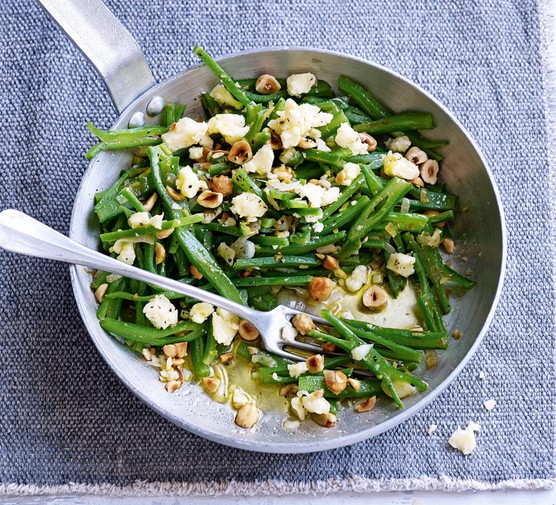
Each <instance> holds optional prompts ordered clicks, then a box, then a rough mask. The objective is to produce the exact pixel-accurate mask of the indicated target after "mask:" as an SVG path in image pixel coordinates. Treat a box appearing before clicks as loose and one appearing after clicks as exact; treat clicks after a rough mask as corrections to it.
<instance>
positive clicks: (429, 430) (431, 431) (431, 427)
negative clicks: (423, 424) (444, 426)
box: [427, 424, 438, 435]
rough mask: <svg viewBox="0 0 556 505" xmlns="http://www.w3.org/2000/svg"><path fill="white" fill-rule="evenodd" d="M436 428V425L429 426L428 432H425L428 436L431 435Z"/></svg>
mask: <svg viewBox="0 0 556 505" xmlns="http://www.w3.org/2000/svg"><path fill="white" fill-rule="evenodd" d="M437 428H438V426H437V425H436V424H431V425H430V426H429V428H428V430H427V433H428V434H429V435H432V434H433V433H434V432H435V431H436V429H437Z"/></svg>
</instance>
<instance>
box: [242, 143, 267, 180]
mask: <svg viewBox="0 0 556 505" xmlns="http://www.w3.org/2000/svg"><path fill="white" fill-rule="evenodd" d="M272 163H274V151H273V150H272V147H271V146H270V144H265V145H264V146H263V147H261V148H260V149H259V150H258V151H257V152H256V153H255V155H254V156H253V158H252V159H251V161H248V162H247V163H245V164H244V165H243V168H244V169H245V170H246V171H247V172H256V173H257V174H259V175H268V174H269V173H270V171H271V170H272Z"/></svg>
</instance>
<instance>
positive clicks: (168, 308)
mask: <svg viewBox="0 0 556 505" xmlns="http://www.w3.org/2000/svg"><path fill="white" fill-rule="evenodd" d="M143 314H145V316H146V317H147V319H148V320H149V321H150V322H151V324H152V325H153V326H154V327H155V328H158V329H159V330H164V329H166V328H168V327H169V326H171V325H174V324H177V322H178V311H177V309H176V307H174V304H173V303H172V302H171V301H170V300H168V298H166V297H165V296H164V295H156V296H155V297H154V298H152V299H151V300H149V301H148V302H147V303H146V304H145V306H144V307H143Z"/></svg>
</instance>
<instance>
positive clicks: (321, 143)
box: [315, 138, 332, 153]
mask: <svg viewBox="0 0 556 505" xmlns="http://www.w3.org/2000/svg"><path fill="white" fill-rule="evenodd" d="M315 142H316V143H317V149H318V150H319V151H324V152H326V153H329V152H330V151H331V150H332V149H330V147H328V145H327V144H326V142H325V141H324V140H322V139H319V138H317V139H315Z"/></svg>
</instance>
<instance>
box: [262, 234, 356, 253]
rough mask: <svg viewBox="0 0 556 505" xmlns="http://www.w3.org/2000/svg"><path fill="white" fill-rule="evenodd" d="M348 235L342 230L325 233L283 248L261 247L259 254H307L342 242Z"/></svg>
mask: <svg viewBox="0 0 556 505" xmlns="http://www.w3.org/2000/svg"><path fill="white" fill-rule="evenodd" d="M345 236H346V232H345V231H340V232H338V233H331V234H329V235H325V236H323V237H319V238H315V239H311V240H310V241H309V242H307V243H306V244H290V245H289V246H287V247H283V248H282V249H280V250H279V251H278V250H272V249H268V248H263V247H261V248H260V249H259V250H258V251H257V253H258V254H273V253H274V254H276V253H278V252H279V253H281V254H283V255H296V254H305V253H308V252H311V251H313V250H315V249H317V248H319V247H323V246H325V245H330V244H335V243H336V242H340V241H341V240H343V239H344V237H345Z"/></svg>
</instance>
